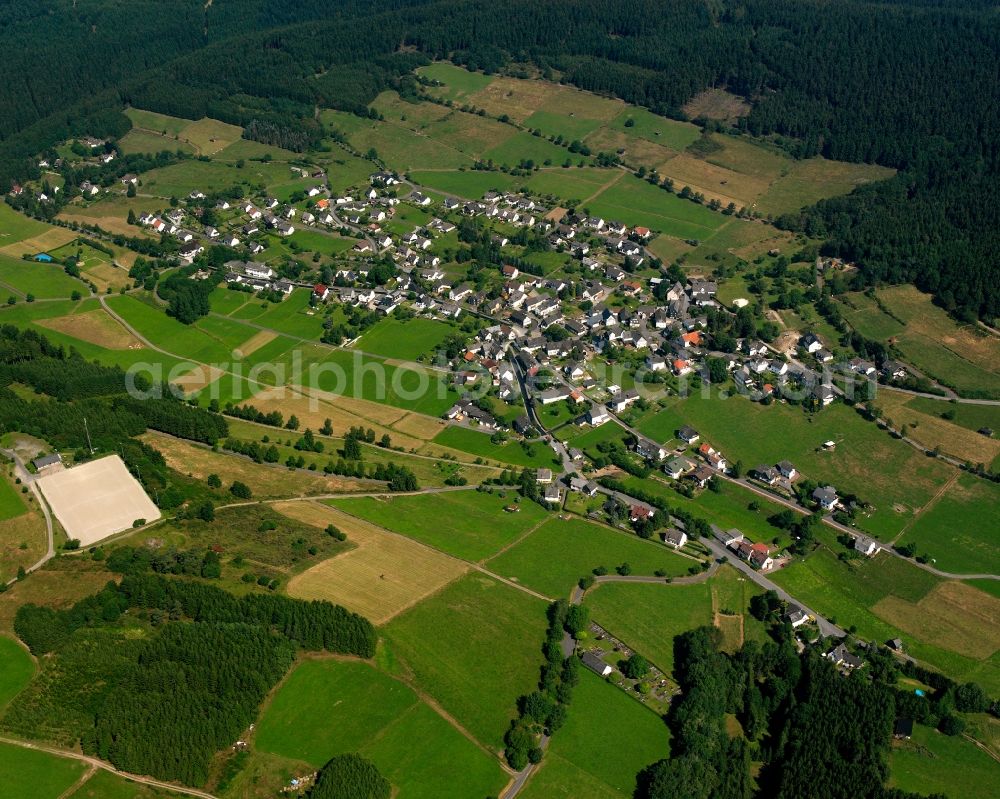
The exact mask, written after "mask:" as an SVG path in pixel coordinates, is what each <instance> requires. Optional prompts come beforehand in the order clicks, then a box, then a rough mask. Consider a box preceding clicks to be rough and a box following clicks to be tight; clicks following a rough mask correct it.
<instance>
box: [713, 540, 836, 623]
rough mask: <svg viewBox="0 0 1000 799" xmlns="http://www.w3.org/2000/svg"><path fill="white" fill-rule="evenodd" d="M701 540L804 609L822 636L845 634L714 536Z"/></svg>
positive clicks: (730, 563)
mask: <svg viewBox="0 0 1000 799" xmlns="http://www.w3.org/2000/svg"><path fill="white" fill-rule="evenodd" d="M702 541H703V543H704V544H706V545H707V546H708V548H709V549H711V550H712V552H714V553H715V555H716V556H717V557H719V558H727V559H728V560H729V565H730V566H733V567H735V568H736V569H739V570H740V571H741V572H743V573H744V574H745V575H746V576H747V577H749V578H750V579H751V580H753V581H754V582H755V583H757V585H759V586H761V587H762V588H763V589H764V590H766V591H774V592H775V593H776V594H777V595H778V596H779V597H781V598H782V599H783V600H785V602H789V603H791V604H794V605H798V606H799V607H800V608H802V610H804V611H805V612H806V613H808V614H809V615H810V616H812V617H813V618H814V619H816V624H817V626H818V627H819V631H820V634H821V635H822V636H823V637H825V638H830V637H833V638H843V637H844V636H846V635H847V633H846V632H845V631H844V630H842V629H841V628H840V627H838V626H837V625H836V624H833V623H832V622H830V621H827V619H826V618H824V617H823V616H821V615H820V614H818V613H817V612H816V611H814V610H812V609H810V608H808V607H806V606H805V605H804V604H803V603H802V602H800V601H799V600H797V599H796V598H795V597H793V596H792V595H791V594H789V593H788V592H787V591H785V589H783V588H782V587H781V586H779V585H778V584H777V583H775V582H773V581H771V580H769V579H768V578H767V577H765V576H764V574H763V573H762V572H759V571H757V570H756V569H755V568H753V566H751V565H750V564H749V563H746V562H745V561H742V560H740V559H739V558H737V557H735V556H734V555H733V553H732V552H730V551H729V550H727V549H726V548H725V547H724V546H723V545H722V544H721V543H720V542H719V541H716V540H715V539H714V538H706V539H703V540H702Z"/></svg>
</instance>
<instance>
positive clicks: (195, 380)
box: [170, 364, 225, 393]
mask: <svg viewBox="0 0 1000 799" xmlns="http://www.w3.org/2000/svg"><path fill="white" fill-rule="evenodd" d="M223 374H225V372H223V371H222V370H221V369H218V368H216V367H214V366H205V365H203V364H199V365H198V366H196V367H195V368H194V369H192V370H191V371H190V372H187V373H186V374H183V375H181V376H180V377H175V378H174V379H173V380H171V381H170V382H171V383H173V384H174V385H177V386H180V387H181V388H182V389H183V390H184V391H185V392H186V393H191V392H192V391H200V390H201V389H203V388H204V387H205V386H208V385H211V384H212V383H214V382H215V381H216V380H218V379H219V378H220V377H222V375H223Z"/></svg>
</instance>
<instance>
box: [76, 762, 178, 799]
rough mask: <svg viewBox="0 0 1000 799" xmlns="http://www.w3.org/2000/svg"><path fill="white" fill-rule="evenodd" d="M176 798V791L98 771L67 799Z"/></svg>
mask: <svg viewBox="0 0 1000 799" xmlns="http://www.w3.org/2000/svg"><path fill="white" fill-rule="evenodd" d="M176 797H177V792H176V791H168V790H166V789H161V788H153V787H152V786H149V785H143V784H142V783H140V782H135V781H133V780H130V779H127V778H125V777H119V776H118V775H117V774H112V773H111V772H110V771H105V770H104V769H98V770H97V771H95V772H94V776H92V777H91V778H90V779H89V780H87V781H86V782H85V783H84V784H83V785H81V786H80V787H79V788H77V789H76V790H75V791H73V793H71V794H70V795H69V797H67V799H176Z"/></svg>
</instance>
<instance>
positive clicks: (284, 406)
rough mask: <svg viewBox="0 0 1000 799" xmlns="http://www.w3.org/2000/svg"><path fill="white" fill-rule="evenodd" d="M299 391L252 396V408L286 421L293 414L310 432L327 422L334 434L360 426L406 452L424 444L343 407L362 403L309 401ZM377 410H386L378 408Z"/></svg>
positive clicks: (269, 390) (318, 399) (320, 397)
mask: <svg viewBox="0 0 1000 799" xmlns="http://www.w3.org/2000/svg"><path fill="white" fill-rule="evenodd" d="M299 391H301V392H303V393H299V394H291V393H289V392H287V391H282V390H281V389H280V388H279V389H266V390H264V391H261V392H260V393H259V394H255V395H254V398H253V404H254V406H255V407H257V408H260V410H262V411H264V412H265V413H268V412H270V411H280V412H281V413H283V414H284V415H285V416H286V417H287V416H289V415H291V414H293V413H294V414H295V415H296V416H297V417H299V421H300V422H301V423H302V427H303V428H306V427H311V428H312V429H313V430H318V429H320V428H321V427H322V426H323V422H324V421H325V420H326V419H329V420H330V423H331V424H332V425H333V429H334V432H335V433H337V434H342V433H343V432H344V431H345V430H347V429H348V428H350V427H354V426H356V425H361V426H363V427H370V428H372V430H374V431H375V437H376V438H381V437H382V435H383V434H384V433H388V434H389V436H390V437H391V438H392V443H393V445H394V446H399V447H405V448H407V449H409V448H410V447H419V446H420V445H421V444H423V443H424V442H423V439H419V438H413V437H411V436H405V435H401V434H400V433H397V432H396V431H395V430H393V429H392V428H390V427H387V426H386V425H384V424H380V423H378V422H376V421H375V420H374V419H372V418H369V417H366V416H361V415H358V414H356V413H353V412H352V411H351V409H349V408H347V407H345V406H346V404H347V403H348V402H356V401H357V402H363V400H349V399H348V398H347V397H339V398H336V399H324V398H323V397H322V396H312V397H311V396H309V395H308V394H306V393H304V392H305V391H308V389H299ZM319 393H320V394H321V393H322V392H319ZM372 404H377V403H372ZM379 407H386V406H384V405H379ZM400 413H405V411H400ZM399 415H400V414H399V413H397V414H396V415H395V416H394V417H393V420H395V419H397V418H399Z"/></svg>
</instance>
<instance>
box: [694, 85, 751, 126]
mask: <svg viewBox="0 0 1000 799" xmlns="http://www.w3.org/2000/svg"><path fill="white" fill-rule="evenodd" d="M684 113H685V114H687V115H688V117H690V118H691V119H698V118H700V117H704V118H705V119H721V120H723V121H725V122H732V121H733V120H736V119H739V118H740V117H745V116H746V115H747V114H749V113H750V104H749V103H748V102H747V101H746V100H744V99H743V98H742V97H740V96H739V95H736V94H731V93H729V92H727V91H726V90H725V89H706V90H705V91H703V92H701V93H700V94H697V95H695V96H694V97H692V98H691V99H690V100H688V101H687V103H686V104H685V105H684Z"/></svg>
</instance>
